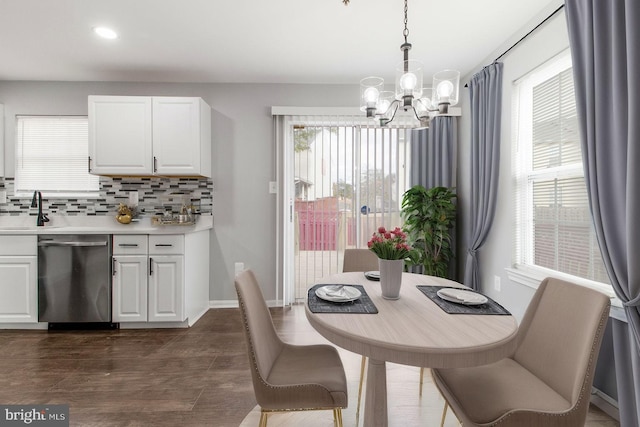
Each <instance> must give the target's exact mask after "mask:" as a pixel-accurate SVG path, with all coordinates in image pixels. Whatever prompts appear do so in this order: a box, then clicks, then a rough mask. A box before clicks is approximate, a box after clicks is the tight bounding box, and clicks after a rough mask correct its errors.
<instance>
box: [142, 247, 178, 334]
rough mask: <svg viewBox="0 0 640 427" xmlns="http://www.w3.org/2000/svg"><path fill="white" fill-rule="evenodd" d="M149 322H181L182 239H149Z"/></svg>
mask: <svg viewBox="0 0 640 427" xmlns="http://www.w3.org/2000/svg"><path fill="white" fill-rule="evenodd" d="M149 266H150V267H149V322H181V321H183V320H185V309H184V236H183V235H153V236H149Z"/></svg>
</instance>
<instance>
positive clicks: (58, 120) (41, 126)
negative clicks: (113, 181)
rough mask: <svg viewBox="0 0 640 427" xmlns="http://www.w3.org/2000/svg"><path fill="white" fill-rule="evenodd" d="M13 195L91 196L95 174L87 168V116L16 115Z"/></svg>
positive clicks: (94, 190) (96, 187)
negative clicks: (34, 193)
mask: <svg viewBox="0 0 640 427" xmlns="http://www.w3.org/2000/svg"><path fill="white" fill-rule="evenodd" d="M15 153H16V154H15V160H16V165H15V166H16V167H15V195H16V196H31V194H32V193H33V191H35V190H38V191H41V192H42V193H43V194H46V196H47V197H49V198H51V197H67V198H68V197H93V196H97V195H98V190H99V182H98V177H97V176H94V175H90V174H89V173H88V170H87V158H88V155H89V154H88V120H87V117H86V116H17V117H16V151H15Z"/></svg>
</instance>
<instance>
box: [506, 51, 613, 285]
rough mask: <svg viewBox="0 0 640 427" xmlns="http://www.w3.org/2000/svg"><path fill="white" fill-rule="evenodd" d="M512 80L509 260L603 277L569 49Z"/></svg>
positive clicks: (602, 279)
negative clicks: (512, 192) (513, 217)
mask: <svg viewBox="0 0 640 427" xmlns="http://www.w3.org/2000/svg"><path fill="white" fill-rule="evenodd" d="M515 85H516V87H515V89H516V90H515V91H514V93H516V94H517V95H516V97H517V99H516V100H515V102H514V107H515V108H517V111H516V114H517V117H518V119H517V130H516V132H515V135H516V140H515V144H516V146H515V150H514V153H515V162H514V163H515V168H514V170H515V177H516V181H517V185H516V192H517V194H516V203H517V209H516V215H517V218H516V233H515V234H516V245H515V249H516V251H515V252H516V254H515V258H516V264H518V265H521V266H526V267H533V268H542V269H548V270H554V271H557V272H561V273H565V274H569V275H572V276H577V277H581V278H584V279H588V280H592V281H595V282H599V283H609V279H608V277H607V274H606V271H605V268H604V264H603V262H602V258H601V255H600V251H599V248H598V244H597V241H596V237H595V233H594V230H593V224H592V220H591V215H590V212H589V201H588V197H587V190H586V186H585V180H584V171H583V167H582V155H581V148H580V139H579V130H578V117H577V112H576V105H575V96H574V86H573V74H572V69H571V57H570V55H569V53H568V52H566V53H564V54H562V55H560V56H559V57H557V58H554V59H553V60H551V61H549V62H548V63H546V64H544V65H542V66H541V67H539V68H538V69H536V70H534V71H533V72H531V73H530V74H528V75H527V76H525V77H523V78H522V79H520V80H518V81H517V82H516V83H515Z"/></svg>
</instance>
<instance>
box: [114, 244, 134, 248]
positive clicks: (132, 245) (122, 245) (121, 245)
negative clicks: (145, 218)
mask: <svg viewBox="0 0 640 427" xmlns="http://www.w3.org/2000/svg"><path fill="white" fill-rule="evenodd" d="M118 246H120V247H121V248H137V247H138V244H137V243H118Z"/></svg>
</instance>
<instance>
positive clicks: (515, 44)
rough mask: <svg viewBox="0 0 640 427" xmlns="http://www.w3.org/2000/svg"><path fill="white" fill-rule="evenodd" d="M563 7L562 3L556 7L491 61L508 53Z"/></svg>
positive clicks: (496, 60) (495, 60)
mask: <svg viewBox="0 0 640 427" xmlns="http://www.w3.org/2000/svg"><path fill="white" fill-rule="evenodd" d="M562 8H564V4H561V5H560V7H558V8H557V9H556V10H554V11H553V12H552V13H551V15H549V16H547V17H546V18H544V19H543V20H542V22H540V23H539V24H538V25H536V26H535V27H534V28H533V29H532V30H531V31H529V32H528V33H527V34H525V35H524V36H522V38H521V39H520V40H518V41H517V42H515V43H514V44H512V45H511V47H510V48H509V49H507V50H505V51H504V52H502V54H501V55H500V56H498V57H497V58H496V59H494V60H493V62H498V60H499V59H500V58H502V57H503V56H505V55H506V54H507V53H509V51H510V50H511V49H513V48H514V47H516V46H517V45H518V44H519V43H520V42H521V41H523V40H524V39H526V38H527V37H529V36H530V35H531V34H532V33H533V32H534V31H535V30H537V29H538V28H540V26H541V25H542V24H544V23H545V22H547V21H548V20H549V19H551V18H552V17H553V16H554V15H555V14H556V13H558V12H560V10H561V9H562Z"/></svg>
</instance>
